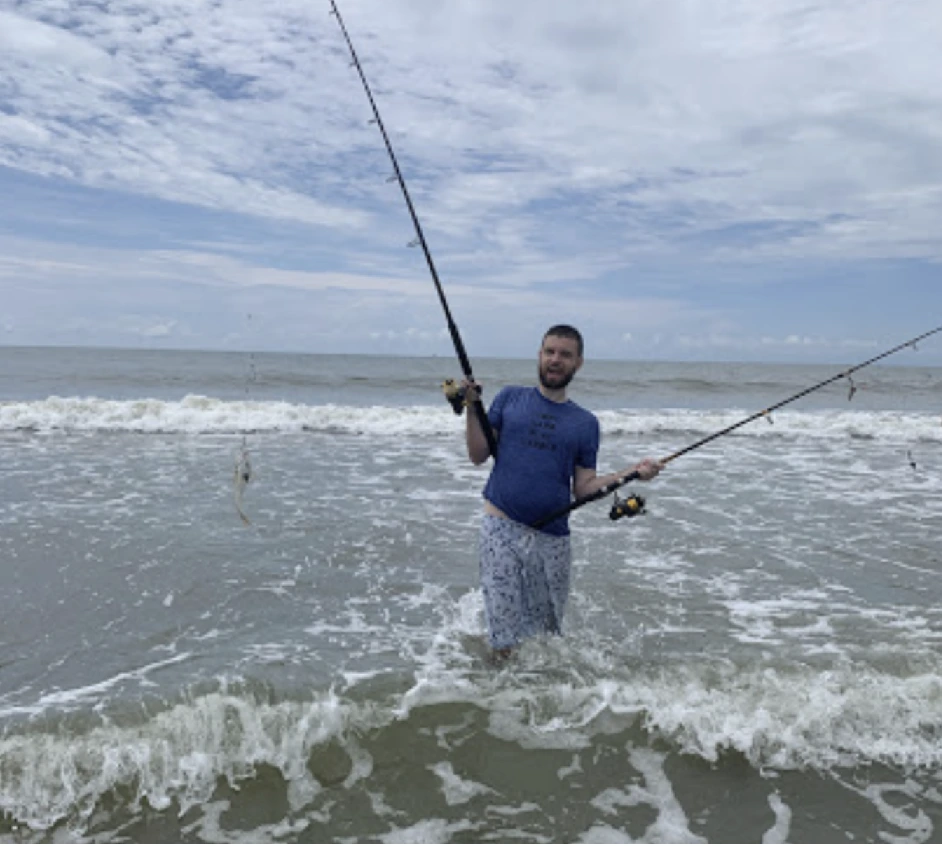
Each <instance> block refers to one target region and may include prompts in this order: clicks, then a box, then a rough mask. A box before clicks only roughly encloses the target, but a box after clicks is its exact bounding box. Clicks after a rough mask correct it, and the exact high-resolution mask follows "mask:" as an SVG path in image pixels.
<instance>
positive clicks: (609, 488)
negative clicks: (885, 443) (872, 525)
mask: <svg viewBox="0 0 942 846" xmlns="http://www.w3.org/2000/svg"><path fill="white" fill-rule="evenodd" d="M936 332H942V326H937V327H936V328H935V329H931V330H929V331H928V332H925V333H923V334H922V335H918V336H917V337H915V338H911V339H910V340H908V341H905V342H904V343H902V344H899V345H897V346H895V347H893V348H892V349H890V350H887V351H886V352H883V353H880V354H879V355H875V356H874V357H873V358H869V359H867V360H866V361H864V362H861V363H860V364H856V365H854V366H853V367H850V368H848V369H847V370H842V371H841V372H840V373H838V374H836V375H835V376H832V377H831V378H829V379H825V380H824V381H822V382H818V383H817V384H816V385H812V386H811V387H810V388H805V389H804V390H802V391H799V392H798V393H797V394H793V395H792V396H790V397H788V398H787V399H784V400H782V401H781V402H777V403H775V404H774V405H770V406H769V407H768V408H764V409H763V410H762V411H757V412H756V413H755V414H750V415H749V416H748V417H744V418H743V419H742V420H739V421H738V422H736V423H733V424H732V425H731V426H727V427H726V428H725V429H720V430H719V431H717V432H714V433H713V434H712V435H707V436H706V437H705V438H701V439H700V440H699V441H695V442H694V443H692V444H690V445H689V446H686V447H684V448H683V449H679V450H677V452H674V453H671V454H670V455H668V456H667V457H666V458H662V459H661V463H662V464H669V463H670V462H671V461H674V460H675V459H677V458H680V457H681V456H682V455H686V454H687V453H688V452H693V451H694V450H695V449H700V447H702V446H705V445H706V444H708V443H710V442H711V441H715V440H716V439H717V438H722V437H723V436H724V435H728V434H729V433H730V432H733V431H735V430H736V429H738V428H739V427H740V426H745V425H746V424H747V423H751V422H752V421H753V420H758V419H759V418H760V417H764V418H765V419H766V420H768V422H769V423H771V422H772V416H771V415H772V412H773V411H775V410H776V409H779V408H782V406H785V405H788V404H789V403H793V402H795V400H799V399H801V398H802V397H806V396H808V394H811V393H814V392H815V391H818V390H820V389H821V388H824V387H826V386H827V385H831V384H833V383H834V382H837V381H839V380H841V379H846V380H847V383H848V393H847V399H848V401H850V400H852V399H853V397H854V394H855V393H856V392H857V386H856V385H855V384H854V380H853V379H852V378H851V373H856V372H857V371H858V370H862V369H863V368H864V367H869V366H870V365H871V364H874V363H875V362H877V361H880V359H883V358H887V357H888V356H891V355H893V354H894V353H898V352H899V351H900V350H903V349H906V347H912V348H913V349H916V344H917V343H919V341H922V340H923V339H925V338H928V337H929V336H930V335H935V334H936ZM909 459H910V464H912V465H914V464H915V462H914V461H913V460H912V455H911V454H910V455H909ZM914 469H915V468H914ZM638 478H639V476H638V473H637V472H631V473H629V474H628V475H626V476H622V477H620V478H618V479H615V480H614V481H613V482H609V483H608V484H607V485H604V486H603V487H601V488H599V489H598V490H597V491H596V492H595V493H591V494H588V495H587V496H582V497H578V498H577V499H574V500H573V501H572V502H571V503H569V505H567V506H566V507H565V508H560V509H559V510H557V511H554V512H553V513H552V514H548V515H547V516H546V517H541V518H540V519H539V520H537V521H536V522H535V523H534V524H533V528H534V529H540V528H542V527H543V526H545V525H546V524H547V523H551V522H552V521H553V520H556V519H557V518H559V517H562V516H563V515H564V514H569V513H570V512H571V511H575V510H576V509H577V508H581V507H582V506H583V505H588V504H589V503H590V502H595V501H596V500H599V499H602V498H603V497H605V496H608V494H610V493H614V492H615V491H617V490H618V489H619V488H621V487H622V486H623V485H627V484H628V482H631V481H634V480H635V479H638ZM643 511H644V499H643V498H642V497H640V496H634V495H632V496H631V497H629V498H628V499H627V500H621V499H619V498H618V495H617V494H616V495H615V505H613V506H612V510H611V513H610V515H609V516H610V517H611V518H612V519H613V520H617V519H619V518H620V517H633V516H635V515H636V514H641V513H643Z"/></svg>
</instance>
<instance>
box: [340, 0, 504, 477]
mask: <svg viewBox="0 0 942 846" xmlns="http://www.w3.org/2000/svg"><path fill="white" fill-rule="evenodd" d="M330 5H331V12H330V13H331V14H332V15H334V16H335V17H336V18H337V23H338V24H339V26H340V31H341V32H342V33H343V37H344V40H345V41H346V42H347V47H348V48H349V50H350V56H351V57H352V58H353V62H352V65H353V67H355V68H356V69H357V73H358V74H359V76H360V81H361V82H362V83H363V90H364V91H366V96H367V98H368V99H369V101H370V107H371V108H372V110H373V120H371V121H370V123H375V124H376V125H377V126H378V127H379V131H380V132H381V133H382V136H383V142H384V143H385V145H386V152H387V153H389V159H390V161H391V162H392V166H393V171H394V173H395V176H394V177H392V178H394V179H395V180H396V181H397V182H398V183H399V187H400V189H401V190H402V196H403V197H404V198H405V201H406V206H407V207H408V209H409V216H410V217H411V218H412V225H413V226H414V227H415V234H416V239H415V241H412V242H411V243H410V244H409V246H410V247H414V246H421V247H422V252H423V253H424V254H425V262H426V264H427V265H428V269H429V272H430V273H431V274H432V281H433V282H434V283H435V290H436V291H437V292H438V299H439V302H441V305H442V309H443V311H444V312H445V322H446V323H447V325H448V332H449V334H450V335H451V341H452V343H453V344H454V347H455V353H456V354H457V356H458V361H459V362H460V363H461V369H462V371H463V372H464V375H465V378H466V379H467V380H468V381H469V382H473V381H474V375H473V373H472V371H471V361H470V360H469V359H468V353H467V351H466V350H465V347H464V343H463V342H462V340H461V334H460V333H459V332H458V326H457V324H456V323H455V321H454V319H453V318H452V315H451V309H450V308H449V307H448V300H446V299H445V291H444V289H443V288H442V283H441V281H440V280H439V278H438V271H437V270H436V269H435V262H434V261H433V260H432V252H431V250H430V249H429V246H428V242H427V241H426V240H425V233H424V232H423V231H422V224H421V223H419V216H418V214H417V213H416V211H415V206H414V205H413V204H412V197H411V196H410V195H409V189H408V188H407V187H406V180H405V178H404V177H403V175H402V170H401V169H400V167H399V161H398V159H397V158H396V153H395V152H394V150H393V146H392V142H391V141H390V140H389V133H387V132H386V126H385V125H384V124H383V119H382V118H381V117H380V114H379V107H378V106H377V105H376V100H375V99H374V97H373V91H372V90H371V89H370V84H369V82H367V80H366V74H365V73H364V72H363V66H362V65H361V64H360V59H359V57H358V56H357V52H356V50H355V49H354V47H353V41H352V40H351V39H350V34H349V33H348V32H347V27H346V26H345V25H344V22H343V18H342V17H341V16H340V9H338V8H337V3H336V2H335V0H330ZM390 181H392V179H390ZM446 395H447V389H446ZM469 404H470V405H471V406H472V407H473V408H474V413H475V415H476V416H477V419H478V422H479V423H480V424H481V429H482V430H483V432H484V437H485V438H486V439H487V445H488V447H489V448H490V451H491V455H492V456H494V457H495V458H496V457H497V438H496V436H495V435H494V430H493V429H492V428H491V424H490V421H489V420H488V419H487V412H486V411H485V410H484V403H483V402H481V400H480V398H478V399H476V400H475V401H474V402H472V403H469Z"/></svg>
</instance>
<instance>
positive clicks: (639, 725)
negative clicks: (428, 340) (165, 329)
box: [0, 348, 942, 843]
mask: <svg viewBox="0 0 942 846" xmlns="http://www.w3.org/2000/svg"><path fill="white" fill-rule="evenodd" d="M898 358H899V359H904V360H905V364H906V366H896V367H872V368H867V369H866V370H863V371H860V372H859V373H857V374H855V375H854V382H855V385H856V387H857V392H856V394H855V395H854V397H853V399H852V400H851V401H848V393H849V390H848V388H849V386H848V384H847V383H844V382H839V383H836V384H835V385H833V386H830V387H828V388H825V389H823V390H821V391H819V392H816V393H815V394H812V395H811V396H809V397H808V398H806V399H804V400H801V401H800V402H797V403H795V404H793V405H790V406H788V407H787V408H785V409H782V410H781V411H780V412H778V413H776V414H775V415H773V422H772V423H771V424H769V423H768V422H766V421H765V420H758V421H756V422H754V423H751V424H749V425H747V426H744V427H743V428H741V429H739V430H737V431H736V432H735V433H733V434H731V435H730V436H728V437H724V438H721V439H719V440H717V441H714V442H713V443H711V444H709V445H707V446H705V447H703V448H702V449H699V450H696V451H694V452H691V453H689V454H687V455H685V456H683V457H682V458H680V459H678V460H677V461H676V462H674V463H672V464H670V465H669V467H668V468H667V469H666V470H665V472H664V473H662V474H661V476H660V477H659V478H658V479H657V480H655V481H654V482H651V483H649V484H646V485H638V486H637V487H635V488H633V490H635V491H636V492H638V493H641V494H643V495H644V496H645V497H646V498H647V500H648V513H647V514H645V515H642V516H640V517H637V518H634V519H631V520H622V521H618V522H612V521H610V520H609V519H608V516H607V514H608V503H607V502H606V503H593V504H591V505H588V506H586V507H584V508H582V509H580V510H579V511H578V512H576V513H575V514H574V515H573V518H572V526H573V538H574V578H573V593H572V596H571V602H570V607H569V610H568V613H567V618H566V621H565V634H564V636H563V637H561V638H549V639H545V640H535V641H532V642H529V643H527V644H526V645H525V646H524V647H523V648H522V649H521V650H520V651H519V652H518V654H517V655H516V656H515V657H514V658H513V659H512V660H511V661H510V662H509V663H507V664H506V665H503V666H499V667H495V666H493V665H492V664H491V663H490V662H489V660H488V655H487V650H486V648H485V640H484V635H485V626H484V619H483V608H482V602H481V594H480V591H479V587H478V577H477V558H476V550H475V547H476V541H477V528H478V523H479V518H480V491H481V488H482V487H483V484H484V481H485V478H486V472H487V471H486V469H485V468H475V467H473V466H472V465H471V464H470V463H469V462H468V460H467V458H466V457H465V455H464V451H463V435H462V431H463V430H462V426H463V421H462V420H461V419H460V418H458V417H456V416H455V415H454V414H453V413H452V411H451V409H450V407H449V406H448V405H447V404H446V403H445V401H444V399H443V398H442V396H441V394H440V391H439V387H438V385H439V383H440V381H441V380H442V379H443V378H446V377H449V376H451V377H455V376H458V375H460V374H459V373H458V369H457V367H456V365H455V362H454V361H453V360H451V359H446V358H442V359H411V358H400V359H389V358H379V357H377V358H370V357H348V356H300V355H297V356H292V355H275V354H264V355H262V354H257V355H247V354H220V353H205V352H202V353H201V352H142V351H136V352H130V351H123V350H91V349H82V350H78V349H71V350H67V349H22V348H0V467H2V473H0V572H2V576H3V590H2V592H0V840H3V841H5V842H57V841H62V840H74V841H95V842H101V841H188V842H214V841H222V840H225V841H233V842H238V841H251V842H386V843H403V842H592V843H604V842H631V841H642V842H767V843H776V842H796V843H798V842H803V843H811V842H832V843H839V842H855V843H857V842H870V843H880V842H909V843H922V842H939V840H940V838H942V651H940V647H942V601H940V600H942V581H940V571H942V542H940V536H942V425H940V424H942V369H940V368H931V367H921V366H920V365H919V361H918V355H913V354H911V353H906V354H902V355H901V356H899V357H898ZM890 361H891V362H894V363H895V362H896V361H897V358H894V359H891V360H890ZM840 370H841V368H840V367H827V366H815V367H812V366H783V365H759V364H755V365H744V364H672V363H631V362H589V363H588V364H587V365H586V367H585V368H584V370H583V371H582V373H580V374H579V376H578V377H577V379H576V381H575V382H574V383H573V388H572V396H573V398H574V399H576V400H577V401H578V402H581V403H582V404H584V405H586V406H587V407H589V408H591V409H592V410H594V411H596V412H597V413H598V414H599V417H600V420H601V423H602V429H603V447H602V451H601V455H600V463H601V468H602V469H618V468H621V467H623V466H626V465H628V464H631V463H633V462H634V461H636V460H637V459H639V458H641V457H643V456H665V455H668V454H671V453H673V452H674V451H676V450H678V449H681V448H682V447H684V446H686V445H688V444H690V443H692V442H694V441H696V440H698V439H700V438H703V437H705V436H706V435H708V434H710V433H711V432H713V431H716V430H718V429H720V428H723V427H724V426H727V425H729V424H731V423H733V422H735V421H736V420H738V419H740V418H742V417H744V416H746V415H747V414H750V413H752V412H755V411H757V410H759V409H762V408H765V407H767V406H769V405H771V404H773V403H774V402H776V401H778V400H781V399H784V398H785V397H787V396H789V395H791V394H793V393H795V392H797V391H799V390H801V389H802V388H805V387H807V386H809V385H811V384H814V383H816V382H818V381H821V380H823V379H825V378H828V377H829V376H831V375H833V374H834V373H836V372H840ZM475 373H476V375H477V377H478V378H479V380H480V381H482V382H483V383H484V384H485V386H486V393H487V395H489V396H493V395H494V393H495V392H496V390H497V389H498V388H499V387H500V386H501V385H503V384H509V383H524V384H526V383H532V382H533V379H534V376H535V362H526V361H502V360H489V359H480V360H476V361H475ZM243 447H244V448H245V449H246V450H248V453H249V455H250V458H251V462H252V466H253V471H254V475H253V478H252V480H251V482H250V483H249V485H248V487H247V488H246V490H245V492H244V496H243V501H242V506H243V509H244V511H245V513H246V514H247V516H248V517H249V519H250V521H251V522H250V524H249V525H244V524H243V523H242V521H241V520H240V519H239V517H238V514H237V512H236V504H235V494H234V487H233V473H234V467H235V462H236V460H237V458H238V456H239V454H240V451H241V450H242V449H243Z"/></svg>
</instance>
